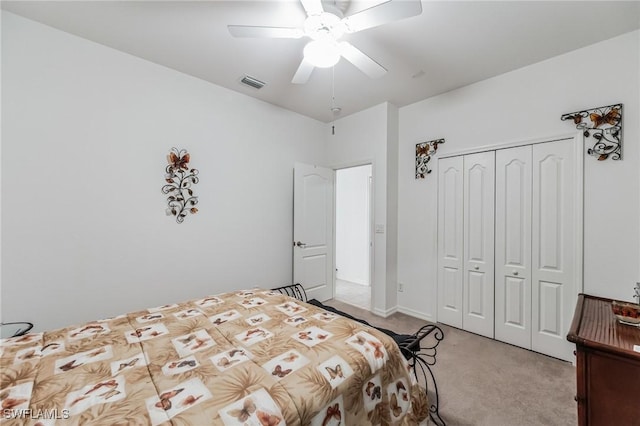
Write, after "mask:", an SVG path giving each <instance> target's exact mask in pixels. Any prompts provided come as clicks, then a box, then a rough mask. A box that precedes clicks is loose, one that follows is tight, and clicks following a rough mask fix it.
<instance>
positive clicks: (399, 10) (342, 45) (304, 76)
mask: <svg viewBox="0 0 640 426" xmlns="http://www.w3.org/2000/svg"><path fill="white" fill-rule="evenodd" d="M300 3H302V7H304V10H305V11H306V13H307V19H305V21H304V24H303V26H302V28H292V27H259V26H248V25H228V26H227V28H228V29H229V32H230V33H231V35H232V36H234V37H266V38H302V37H309V38H310V39H311V41H310V42H309V43H307V45H306V46H305V48H304V52H303V53H304V57H303V59H302V62H301V63H300V66H299V67H298V70H297V71H296V73H295V75H294V76H293V80H292V81H291V82H292V83H294V84H304V83H306V82H307V81H308V80H309V77H310V76H311V73H312V72H313V69H314V68H315V67H320V68H327V67H332V66H334V65H335V64H336V63H337V62H338V61H339V60H340V58H341V57H343V58H345V59H346V60H347V61H349V62H351V63H352V64H353V65H355V66H356V67H357V68H359V69H360V70H361V71H362V72H363V73H365V74H366V75H368V76H369V77H371V78H377V77H381V76H383V75H384V74H386V72H387V70H386V68H384V67H383V66H382V65H380V64H379V63H377V62H376V61H374V60H373V59H371V58H370V57H369V56H367V55H366V54H364V53H363V52H362V51H361V50H360V49H358V48H357V47H355V46H354V45H352V44H351V43H349V42H348V41H340V37H342V35H343V34H345V33H355V32H358V31H362V30H366V29H368V28H373V27H377V26H380V25H383V24H387V23H389V22H392V21H397V20H400V19H404V18H409V17H411V16H416V15H419V14H420V13H422V4H421V3H420V0H388V1H386V2H384V3H381V4H378V5H376V6H373V7H370V8H368V9H365V10H362V11H360V12H357V13H355V14H353V15H351V16H347V17H343V15H342V12H341V11H340V9H338V8H337V7H333V6H332V5H323V3H322V0H300Z"/></svg>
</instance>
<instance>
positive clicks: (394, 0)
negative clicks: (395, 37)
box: [342, 0, 422, 33]
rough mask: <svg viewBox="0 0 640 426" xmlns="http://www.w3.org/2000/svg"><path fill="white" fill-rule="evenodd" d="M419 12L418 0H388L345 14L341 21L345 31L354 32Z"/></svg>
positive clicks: (420, 7)
mask: <svg viewBox="0 0 640 426" xmlns="http://www.w3.org/2000/svg"><path fill="white" fill-rule="evenodd" d="M421 13H422V3H421V2H420V0H389V1H386V2H384V3H381V4H379V5H377V6H373V7H370V8H369V9H365V10H363V11H361V12H358V13H356V14H353V15H351V16H347V17H346V18H344V19H343V20H342V22H343V23H344V24H345V27H346V30H347V32H350V33H355V32H356V31H362V30H366V29H367V28H373V27H377V26H379V25H382V24H387V23H389V22H393V21H397V20H400V19H405V18H410V17H412V16H416V15H420V14H421Z"/></svg>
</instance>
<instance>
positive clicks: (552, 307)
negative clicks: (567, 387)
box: [531, 140, 578, 360]
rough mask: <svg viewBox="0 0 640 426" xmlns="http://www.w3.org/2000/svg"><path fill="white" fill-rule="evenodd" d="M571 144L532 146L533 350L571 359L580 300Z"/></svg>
mask: <svg viewBox="0 0 640 426" xmlns="http://www.w3.org/2000/svg"><path fill="white" fill-rule="evenodd" d="M574 146H575V144H574V141H573V140H564V141H557V142H548V143H541V144H538V145H534V146H533V161H532V164H533V186H532V188H533V215H532V225H533V226H532V286H533V288H532V292H531V294H532V320H533V321H532V322H533V333H532V335H531V338H532V341H531V348H532V349H533V350H534V351H538V352H542V353H544V354H547V355H551V356H554V357H558V358H562V359H567V360H568V359H571V358H572V356H571V351H572V347H573V345H571V344H570V343H569V342H567V340H566V335H567V332H568V329H569V325H570V322H571V320H572V317H573V310H574V308H575V303H576V299H577V294H576V293H577V291H576V285H575V283H574V281H575V280H576V276H575V274H576V262H575V261H576V259H575V253H576V240H577V238H578V235H577V233H578V231H577V230H576V227H575V226H574V223H575V217H576V208H578V206H577V204H578V203H577V201H576V194H575V193H574V192H575V190H576V189H575V188H576V179H577V178H578V177H577V175H576V167H577V166H576V161H575V159H576V154H575V151H574V150H575V147H574Z"/></svg>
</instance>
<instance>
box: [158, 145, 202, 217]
mask: <svg viewBox="0 0 640 426" xmlns="http://www.w3.org/2000/svg"><path fill="white" fill-rule="evenodd" d="M190 159H191V156H190V155H189V153H188V152H187V150H186V149H181V150H178V149H177V148H171V152H170V153H169V155H167V161H168V162H169V164H168V165H167V167H166V168H165V172H166V174H165V175H164V179H165V181H166V182H167V184H166V185H164V186H163V187H162V193H163V194H166V195H168V197H167V204H168V207H167V210H166V213H167V216H171V215H173V216H175V217H176V222H178V223H182V222H184V218H185V217H186V216H187V214H188V213H191V214H196V213H198V209H197V208H196V207H195V205H196V204H198V197H196V196H195V195H193V189H191V186H192V185H195V184H196V183H198V181H199V180H200V179H199V178H198V170H197V169H190V168H189V160H190Z"/></svg>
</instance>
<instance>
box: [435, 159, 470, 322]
mask: <svg viewBox="0 0 640 426" xmlns="http://www.w3.org/2000/svg"><path fill="white" fill-rule="evenodd" d="M463 173H464V172H463V158H462V157H450V158H443V159H440V160H438V321H439V322H442V323H444V324H449V325H451V326H454V327H458V328H462V270H463V265H462V258H463V256H462V254H463V250H462V249H463V235H462V230H463V228H462V207H463V191H462V180H463Z"/></svg>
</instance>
